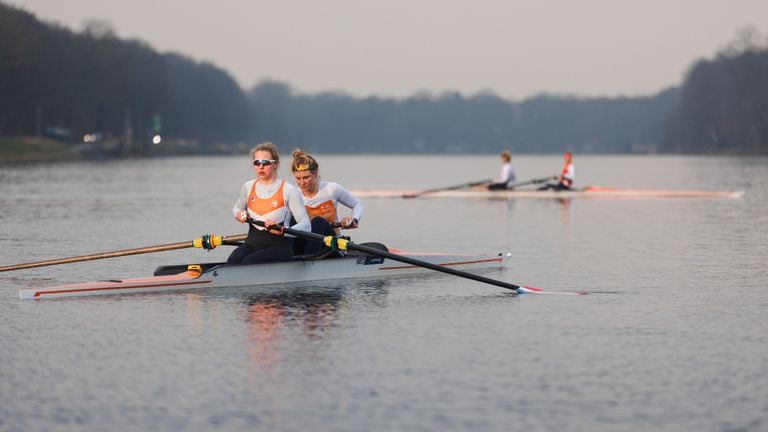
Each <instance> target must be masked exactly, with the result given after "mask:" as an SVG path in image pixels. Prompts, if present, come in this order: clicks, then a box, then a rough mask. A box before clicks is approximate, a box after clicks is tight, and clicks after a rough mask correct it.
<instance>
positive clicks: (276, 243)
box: [227, 142, 310, 264]
mask: <svg viewBox="0 0 768 432" xmlns="http://www.w3.org/2000/svg"><path fill="white" fill-rule="evenodd" d="M251 160H252V161H253V162H252V163H253V167H254V170H255V171H256V178H255V179H253V180H249V181H247V182H245V183H244V184H243V186H242V187H241V188H240V197H239V198H238V200H237V202H236V203H235V206H234V207H233V208H232V213H233V215H234V216H235V219H237V221H238V222H241V223H247V222H248V220H249V218H250V219H251V220H256V221H262V222H264V224H265V225H266V226H273V225H281V226H283V225H288V224H289V223H291V222H292V221H293V222H294V223H293V224H292V225H290V228H292V229H296V230H301V231H309V230H310V223H309V216H308V215H307V210H306V209H305V208H304V202H303V200H302V198H301V193H300V192H299V190H298V189H297V188H296V186H294V185H292V184H289V183H287V182H285V181H283V180H281V179H279V178H277V168H278V167H279V166H280V155H279V154H278V150H277V147H276V146H275V145H274V144H272V143H271V142H265V143H261V144H259V145H257V146H256V147H254V148H253V149H251ZM293 242H294V238H293V237H289V236H283V232H282V230H266V229H265V228H264V227H260V226H256V225H254V224H252V223H249V224H248V237H247V238H246V239H245V242H244V243H243V244H241V245H240V246H238V247H237V249H235V250H234V252H232V253H231V254H230V255H229V258H228V259H227V264H255V263H262V262H274V261H290V260H291V259H292V258H293Z"/></svg>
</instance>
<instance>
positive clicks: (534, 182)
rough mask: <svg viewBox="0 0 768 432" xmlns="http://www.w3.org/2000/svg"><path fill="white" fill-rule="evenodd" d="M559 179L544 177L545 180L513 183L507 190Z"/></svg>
mask: <svg viewBox="0 0 768 432" xmlns="http://www.w3.org/2000/svg"><path fill="white" fill-rule="evenodd" d="M558 178H559V177H558V176H549V177H544V178H538V179H531V180H527V181H524V182H520V183H513V184H511V185H509V186H507V188H508V189H514V188H516V187H520V186H528V185H531V184H539V183H544V182H547V181H549V180H557V179H558Z"/></svg>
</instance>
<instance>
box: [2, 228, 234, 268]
mask: <svg viewBox="0 0 768 432" xmlns="http://www.w3.org/2000/svg"><path fill="white" fill-rule="evenodd" d="M246 237H247V235H245V234H243V235H235V236H214V235H212V234H211V235H204V236H202V237H198V238H196V239H194V240H192V241H185V242H180V243H171V244H164V245H157V246H147V247H143V248H138V249H125V250H119V251H114V252H103V253H97V254H92V255H81V256H76V257H70V258H60V259H55V260H48V261H37V262H31V263H26V264H16V265H11V266H5V267H0V272H4V271H10V270H22V269H28V268H33V267H44V266H51V265H58V264H70V263H76V262H81V261H91V260H97V259H104V258H116V257H121V256H126V255H138V254H145V253H153V252H163V251H169V250H175V249H185V248H191V247H196V248H204V249H209V250H210V249H213V248H215V247H216V246H219V245H222V244H229V245H231V244H236V243H238V242H241V241H243V240H245V238H246Z"/></svg>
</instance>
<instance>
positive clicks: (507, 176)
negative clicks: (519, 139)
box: [484, 150, 515, 190]
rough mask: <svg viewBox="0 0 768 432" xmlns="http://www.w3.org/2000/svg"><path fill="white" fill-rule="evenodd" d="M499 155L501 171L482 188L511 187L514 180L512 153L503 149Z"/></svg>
mask: <svg viewBox="0 0 768 432" xmlns="http://www.w3.org/2000/svg"><path fill="white" fill-rule="evenodd" d="M499 157H501V171H500V172H499V177H498V178H495V179H493V181H492V182H491V183H489V184H488V185H487V186H485V188H484V189H486V188H487V189H488V190H504V189H512V184H513V183H514V182H515V170H514V169H513V168H512V153H510V152H509V150H504V151H503V152H501V153H500V154H499Z"/></svg>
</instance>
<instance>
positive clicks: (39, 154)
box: [0, 138, 80, 161]
mask: <svg viewBox="0 0 768 432" xmlns="http://www.w3.org/2000/svg"><path fill="white" fill-rule="evenodd" d="M79 158H80V157H79V155H77V154H75V153H73V152H72V151H71V147H70V145H68V144H66V143H63V142H60V141H56V140H51V139H45V138H0V161H52V160H72V159H79Z"/></svg>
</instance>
